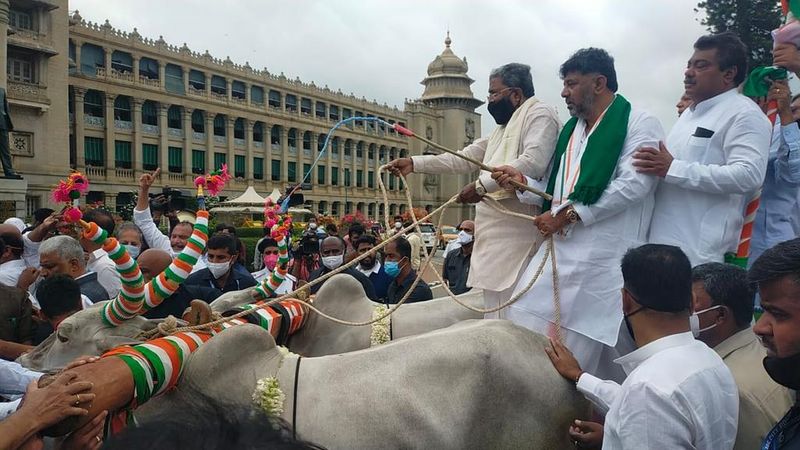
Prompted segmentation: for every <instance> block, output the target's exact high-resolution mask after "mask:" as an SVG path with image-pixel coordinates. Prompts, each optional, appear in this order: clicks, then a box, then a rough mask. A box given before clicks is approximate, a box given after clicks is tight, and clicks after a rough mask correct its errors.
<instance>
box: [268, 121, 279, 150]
mask: <svg viewBox="0 0 800 450" xmlns="http://www.w3.org/2000/svg"><path fill="white" fill-rule="evenodd" d="M281 131H282V130H281V126H280V125H273V126H272V130H270V144H271V145H272V146H273V148H277V146H279V145H281Z"/></svg>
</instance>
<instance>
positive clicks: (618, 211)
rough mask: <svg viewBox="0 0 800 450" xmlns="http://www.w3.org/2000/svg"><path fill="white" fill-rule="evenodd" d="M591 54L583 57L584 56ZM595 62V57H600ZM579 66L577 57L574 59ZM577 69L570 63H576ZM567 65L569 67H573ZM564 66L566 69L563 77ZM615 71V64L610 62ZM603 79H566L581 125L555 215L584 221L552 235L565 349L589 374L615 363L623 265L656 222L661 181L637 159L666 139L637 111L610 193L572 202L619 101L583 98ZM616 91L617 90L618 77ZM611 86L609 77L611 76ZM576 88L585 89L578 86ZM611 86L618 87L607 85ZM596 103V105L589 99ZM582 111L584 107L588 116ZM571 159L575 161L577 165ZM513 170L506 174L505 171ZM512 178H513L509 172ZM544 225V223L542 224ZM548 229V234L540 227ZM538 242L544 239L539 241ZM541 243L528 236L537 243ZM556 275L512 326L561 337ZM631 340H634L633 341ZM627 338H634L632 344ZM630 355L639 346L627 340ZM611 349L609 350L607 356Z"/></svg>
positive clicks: (547, 272)
mask: <svg viewBox="0 0 800 450" xmlns="http://www.w3.org/2000/svg"><path fill="white" fill-rule="evenodd" d="M594 51H599V52H602V53H603V54H604V55H605V56H604V57H607V58H608V59H611V57H610V56H608V54H607V53H605V51H602V50H597V49H588V51H587V52H585V51H584V50H582V51H579V52H578V53H577V54H576V55H579V54H580V55H581V57H585V56H587V55H589V56H592V55H593V52H594ZM581 52H584V53H581ZM594 56H596V55H594ZM573 58H574V57H573ZM570 61H571V60H570ZM570 61H567V63H565V65H567V64H568V63H570ZM564 67H565V66H562V71H563V70H564ZM611 68H612V69H611V70H612V71H613V59H611ZM595 75H597V73H596V72H592V71H591V70H590V71H589V73H580V70H578V71H568V72H567V73H562V78H564V85H565V89H564V91H562V96H563V97H565V99H566V101H567V104H568V106H569V107H570V112H571V113H572V114H573V115H575V116H576V117H577V118H578V121H577V123H576V126H575V129H574V131H573V133H572V136H571V137H572V139H571V144H572V146H571V148H570V151H567V152H565V153H564V155H563V156H562V159H561V161H560V165H559V167H560V170H559V171H558V173H557V175H556V176H557V178H556V180H555V183H554V187H555V188H554V192H553V193H552V195H553V201H552V208H551V211H550V212H545V213H543V214H542V216H544V215H545V214H550V215H551V216H554V217H558V218H560V217H562V216H563V215H564V213H565V210H567V209H569V208H572V209H574V211H575V213H577V216H578V217H579V220H577V221H576V222H574V223H572V224H569V225H566V226H564V227H563V228H561V229H560V230H557V232H555V233H554V234H553V244H554V247H555V254H556V264H557V271H558V279H559V280H558V282H559V286H558V288H559V294H560V299H559V300H560V305H559V306H560V325H561V332H560V333H561V335H562V336H563V337H564V341H565V344H566V345H567V347H568V348H569V349H570V350H571V351H572V352H573V353H574V354H575V357H576V358H577V359H578V361H579V362H580V364H581V367H583V368H585V370H587V371H590V372H593V373H598V370H597V369H598V367H599V366H600V362H601V354H602V353H603V352H604V351H605V352H607V353H608V355H607V357H604V358H602V359H603V360H607V361H609V362H610V361H611V360H612V359H613V358H614V357H616V356H617V354H616V353H614V352H613V350H612V349H611V348H610V347H614V346H615V345H616V344H617V338H618V335H619V334H620V333H619V332H620V324H621V323H622V308H621V305H620V289H621V288H622V273H621V272H620V268H619V264H620V260H621V259H622V256H623V255H624V254H625V251H627V250H628V249H629V248H632V247H637V246H639V245H641V244H643V243H645V242H646V238H647V231H648V226H649V224H650V217H651V215H652V212H653V191H654V189H655V184H656V183H655V179H653V178H652V177H648V176H645V175H641V174H638V173H637V172H636V171H635V170H634V168H633V166H632V165H631V162H632V156H633V153H634V152H635V151H636V150H637V149H638V148H639V147H641V146H647V145H652V144H653V143H657V142H658V141H659V140H660V139H663V137H664V131H663V129H662V127H661V124H660V123H659V121H658V120H657V119H656V118H655V117H653V116H651V115H650V114H648V113H646V112H644V111H642V110H639V109H637V108H635V107H633V108H632V109H631V111H630V115H629V118H628V126H627V131H626V133H627V134H626V136H625V140H624V143H623V146H622V150H621V152H620V153H619V162H618V163H617V165H616V169H615V170H614V172H613V174H612V176H611V179H610V180H609V182H608V185H607V187H606V188H605V190H604V191H603V192H602V195H601V196H600V198H599V199H598V200H597V201H596V202H595V203H593V204H590V205H585V204H582V203H581V202H575V201H572V200H569V199H568V197H569V196H570V194H571V193H572V188H574V186H575V180H576V178H577V177H578V175H579V171H580V170H581V164H582V158H583V157H584V156H585V150H586V147H587V143H588V141H589V137H590V136H591V135H592V132H593V131H594V128H595V126H596V125H597V124H598V122H599V121H600V119H602V116H603V115H604V114H605V112H606V110H607V108H608V107H609V105H610V104H611V103H612V101H613V100H614V99H615V97H616V94H615V93H614V92H612V90H611V89H610V88H609V87H604V88H603V92H602V93H601V94H600V95H595V94H594V92H593V91H591V92H576V91H580V89H581V87H580V86H581V85H583V84H584V83H589V84H588V85H586V86H587V87H586V89H592V83H593V81H592V78H593V77H594V76H595ZM612 76H613V77H614V81H613V89H614V90H616V79H615V78H616V76H615V74H613V73H612V74H609V75H607V78H611V77H612ZM604 78H606V76H604ZM573 83H578V84H576V85H575V86H571V85H572V84H573ZM607 83H608V84H609V85H611V81H607ZM587 97H590V98H587ZM581 103H584V105H583V106H586V105H592V106H586V108H583V107H582V105H581ZM586 117H589V118H592V119H594V120H593V122H594V123H593V127H592V128H591V129H587V120H586ZM570 156H571V158H570ZM501 169H504V170H507V168H501ZM509 172H511V173H513V171H509ZM527 184H528V185H532V186H536V187H538V188H539V189H541V190H543V189H544V186H546V185H547V184H546V183H543V182H539V183H537V182H536V180H532V179H530V178H527ZM517 195H518V196H519V199H520V201H522V202H525V203H533V204H537V203H538V204H541V202H542V199H541V198H540V197H538V196H536V195H534V194H532V193H529V192H524V193H518V194H517ZM538 219H539V218H537V220H538ZM540 229H541V227H540ZM537 234H538V233H537ZM536 238H537V236H536V235H533V236H529V237H528V239H531V240H534V239H536ZM546 249H547V244H546V243H545V244H542V245H541V246H540V247H539V250H538V251H537V252H536V254H535V256H534V257H533V259H532V260H531V261H530V263H529V264H528V266H527V268H526V269H525V271H524V272H523V274H522V275H521V276H520V280H519V281H518V283H517V285H516V288H515V289H514V294H515V295H516V294H518V293H520V292H522V291H523V290H524V288H525V287H526V286H527V285H528V283H529V282H530V280H531V279H532V278H533V277H534V275H535V274H536V271H537V270H538V268H539V266H540V264H541V261H542V259H543V258H544V257H545V256H546V255H545V254H546ZM552 271H553V268H552V265H551V263H549V262H548V263H547V264H546V265H545V267H544V270H543V272H542V274H541V275H540V276H539V278H538V279H537V280H536V282H535V283H534V284H533V286H532V287H531V288H530V289H529V290H528V291H527V292H526V293H525V294H524V295H522V297H521V298H520V299H519V300H518V301H517V302H516V303H514V304H512V305H511V306H510V307H509V311H508V313H507V318H508V319H509V320H512V321H513V322H515V323H517V324H519V325H521V326H524V327H526V328H529V329H531V330H533V331H536V332H539V333H542V334H547V335H550V336H554V335H555V333H556V330H555V325H556V324H555V322H556V314H555V304H554V297H553V292H554V286H553V272H552ZM626 334H627V333H626ZM626 338H627V336H626ZM627 344H628V346H629V348H631V349H632V343H631V342H630V340H629V339H628V340H627ZM606 347H608V348H606ZM606 369H607V370H609V372H603V371H602V370H601V371H600V373H602V374H603V375H604V376H606V375H607V376H610V377H614V378H618V375H619V371H618V370H616V369H614V368H613V366H611V365H610V364H609V365H608V367H606V368H604V370H606Z"/></svg>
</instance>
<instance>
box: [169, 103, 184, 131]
mask: <svg viewBox="0 0 800 450" xmlns="http://www.w3.org/2000/svg"><path fill="white" fill-rule="evenodd" d="M167 127H168V128H175V129H178V130H180V129H181V128H183V108H181V107H180V106H179V105H172V106H170V107H169V109H168V110H167Z"/></svg>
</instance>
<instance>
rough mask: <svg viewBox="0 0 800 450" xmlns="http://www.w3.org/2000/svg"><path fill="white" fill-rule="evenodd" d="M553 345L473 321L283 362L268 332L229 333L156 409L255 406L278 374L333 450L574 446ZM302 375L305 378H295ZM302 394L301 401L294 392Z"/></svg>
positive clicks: (246, 328)
mask: <svg viewBox="0 0 800 450" xmlns="http://www.w3.org/2000/svg"><path fill="white" fill-rule="evenodd" d="M546 345H547V340H546V338H544V337H543V336H540V335H538V334H535V333H533V332H531V331H529V330H527V329H524V328H521V327H517V326H516V325H514V324H512V323H511V322H508V321H500V320H479V321H468V322H462V323H459V324H457V325H454V326H451V327H449V328H445V329H441V330H436V331H433V332H430V333H427V334H424V335H420V336H415V337H411V338H408V339H402V340H399V341H395V342H390V343H388V344H385V345H382V346H378V347H374V348H370V349H367V350H362V351H357V352H352V353H346V354H341V355H332V356H324V357H318V358H303V359H302V360H301V363H300V365H299V368H298V366H297V361H298V357H297V356H296V355H289V356H286V357H284V356H283V355H282V354H281V352H279V351H278V349H277V348H276V346H275V342H274V340H273V339H272V337H271V336H270V335H269V333H267V332H266V331H264V330H263V329H261V328H258V327H256V326H252V325H243V326H239V327H233V328H230V329H228V330H225V331H224V332H222V333H221V334H219V335H218V336H216V337H214V338H213V339H211V340H210V341H209V342H207V343H206V344H204V345H203V346H202V347H201V348H200V349H198V350H197V351H196V352H195V353H194V354H193V355H192V356H191V357H190V358H189V359H188V361H187V363H186V366H185V369H184V372H183V374H182V376H181V378H180V380H179V382H178V384H179V386H180V388H179V389H176V390H173V391H171V392H170V393H168V394H166V395H164V396H162V397H159V398H156V399H153V400H151V401H150V402H149V403H147V404H145V405H144V406H143V408H142V410H140V411H139V412H138V413H139V414H138V419H139V420H140V421H141V422H142V423H144V422H147V420H148V414H147V411H146V410H148V409H151V408H156V409H153V410H158V411H161V412H164V411H172V410H173V409H171V408H177V409H176V413H177V410H179V409H182V408H184V407H186V405H187V404H190V401H191V400H192V399H196V398H198V397H199V396H201V395H202V396H205V397H208V398H211V399H213V400H215V401H218V402H222V404H226V403H228V404H229V403H233V404H235V405H240V406H250V405H252V404H253V403H252V402H253V401H252V398H251V396H252V394H253V390H254V388H255V386H256V383H257V381H258V380H259V379H261V378H264V377H277V379H278V381H279V383H280V387H281V390H282V391H283V393H284V394H285V396H286V400H285V402H284V412H283V414H282V418H283V419H284V420H286V421H287V422H288V423H290V424H292V417H293V413H294V409H295V408H296V410H297V414H296V417H297V420H296V422H294V423H293V426H294V427H295V430H296V431H297V434H298V437H299V438H301V439H304V440H307V441H310V442H313V443H316V444H318V445H322V446H324V447H327V448H330V449H372V448H386V449H395V448H396V449H408V448H432V449H473V448H474V449H479V448H492V449H517V448H531V449H560V448H563V449H567V448H572V444H571V443H570V440H569V437H568V434H567V429H568V427H569V425H570V423H571V421H572V420H573V419H576V418H586V417H587V415H588V412H589V408H588V404H587V403H586V401H585V399H583V397H582V396H581V395H580V394H578V393H577V391H576V390H575V387H574V386H573V385H572V384H571V383H569V382H568V381H566V380H564V379H563V378H562V377H561V376H559V375H558V373H557V372H556V371H555V369H554V368H553V366H552V364H551V363H550V361H549V359H548V357H547V355H546V354H545V352H544V348H545V346H546ZM296 370H297V373H298V376H297V378H295V371H296ZM295 390H296V392H297V397H296V398H295V397H294V392H295Z"/></svg>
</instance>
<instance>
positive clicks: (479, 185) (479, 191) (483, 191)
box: [475, 180, 486, 197]
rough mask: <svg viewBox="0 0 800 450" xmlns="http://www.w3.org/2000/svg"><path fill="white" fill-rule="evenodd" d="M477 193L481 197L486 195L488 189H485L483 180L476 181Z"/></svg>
mask: <svg viewBox="0 0 800 450" xmlns="http://www.w3.org/2000/svg"><path fill="white" fill-rule="evenodd" d="M475 193H477V194H478V195H480V196H481V197H483V196H484V195H486V188H485V187H483V183H481V180H475Z"/></svg>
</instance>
